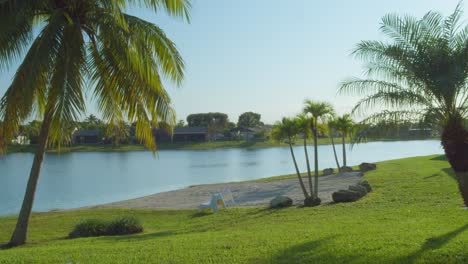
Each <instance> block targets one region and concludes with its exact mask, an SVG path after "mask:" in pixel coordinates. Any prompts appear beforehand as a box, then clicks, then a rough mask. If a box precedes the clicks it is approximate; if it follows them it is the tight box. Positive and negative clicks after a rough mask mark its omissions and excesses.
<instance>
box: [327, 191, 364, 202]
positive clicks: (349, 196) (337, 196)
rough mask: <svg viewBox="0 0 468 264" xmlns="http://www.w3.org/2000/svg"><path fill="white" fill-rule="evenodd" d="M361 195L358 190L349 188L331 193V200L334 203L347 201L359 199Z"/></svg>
mask: <svg viewBox="0 0 468 264" xmlns="http://www.w3.org/2000/svg"><path fill="white" fill-rule="evenodd" d="M360 197H361V196H360V195H359V193H358V192H355V191H350V190H339V191H337V192H334V193H333V194H332V198H333V201H334V202H335V203H349V202H355V201H357V200H359V198H360Z"/></svg>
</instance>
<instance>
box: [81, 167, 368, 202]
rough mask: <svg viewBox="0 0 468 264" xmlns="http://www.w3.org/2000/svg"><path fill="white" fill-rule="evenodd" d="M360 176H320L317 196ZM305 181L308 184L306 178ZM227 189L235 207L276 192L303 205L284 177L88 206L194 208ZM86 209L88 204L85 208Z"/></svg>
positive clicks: (296, 186)
mask: <svg viewBox="0 0 468 264" xmlns="http://www.w3.org/2000/svg"><path fill="white" fill-rule="evenodd" d="M361 177H362V173H361V172H349V173H340V174H334V175H328V176H320V177H319V197H320V198H321V199H322V203H327V202H331V201H332V198H331V194H332V193H333V192H335V191H337V190H340V189H347V188H348V186H349V185H352V184H356V183H357V182H359V180H360V179H361ZM303 179H304V184H305V185H306V186H308V179H307V178H303ZM224 188H228V189H230V190H231V192H232V193H233V196H234V199H235V202H236V205H235V206H237V207H245V206H267V205H268V204H269V202H270V200H271V199H273V198H274V197H276V196H277V195H286V196H289V197H290V198H291V199H293V201H294V204H302V202H303V200H304V196H303V194H302V191H301V189H300V186H299V183H298V179H297V178H293V179H285V180H276V181H270V182H239V183H218V184H203V185H196V186H190V187H188V188H184V189H180V190H175V191H169V192H162V193H157V194H153V195H148V196H144V197H140V198H136V199H130V200H125V201H119V202H114V203H109V204H103V205H98V206H92V207H90V208H154V209H189V208H192V209H193V208H197V207H198V205H199V204H200V203H203V202H207V201H209V199H210V197H211V195H212V194H214V193H217V192H220V191H221V190H223V189H224ZM88 208H89V207H88Z"/></svg>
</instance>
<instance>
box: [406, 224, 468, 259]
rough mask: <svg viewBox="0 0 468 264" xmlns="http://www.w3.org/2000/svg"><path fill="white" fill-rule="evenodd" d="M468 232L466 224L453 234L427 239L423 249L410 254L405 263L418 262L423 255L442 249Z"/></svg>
mask: <svg viewBox="0 0 468 264" xmlns="http://www.w3.org/2000/svg"><path fill="white" fill-rule="evenodd" d="M466 230H468V224H465V225H464V226H461V227H459V228H457V229H455V230H453V231H451V232H448V233H446V234H443V235H440V236H436V237H430V238H428V239H426V241H425V242H424V244H423V245H422V246H421V248H420V249H419V250H417V251H415V252H414V253H412V254H410V255H409V256H408V257H407V258H405V259H404V261H405V262H410V263H413V262H416V261H417V259H418V258H419V257H421V255H423V254H424V253H425V252H427V251H430V250H436V249H439V248H441V247H443V246H444V245H445V244H447V243H448V242H450V240H452V239H453V238H455V237H456V236H457V235H459V234H461V233H463V232H464V231H466Z"/></svg>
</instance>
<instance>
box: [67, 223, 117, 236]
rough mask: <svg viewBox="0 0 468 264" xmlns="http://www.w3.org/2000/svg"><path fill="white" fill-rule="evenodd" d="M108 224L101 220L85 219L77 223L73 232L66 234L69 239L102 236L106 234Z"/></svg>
mask: <svg viewBox="0 0 468 264" xmlns="http://www.w3.org/2000/svg"><path fill="white" fill-rule="evenodd" d="M107 226H108V224H107V223H106V222H105V221H102V220H96V219H87V220H83V221H81V222H80V223H78V224H77V225H76V226H75V228H74V229H73V231H71V232H70V234H68V237H69V238H78V237H93V236H103V235H105V234H106V232H107Z"/></svg>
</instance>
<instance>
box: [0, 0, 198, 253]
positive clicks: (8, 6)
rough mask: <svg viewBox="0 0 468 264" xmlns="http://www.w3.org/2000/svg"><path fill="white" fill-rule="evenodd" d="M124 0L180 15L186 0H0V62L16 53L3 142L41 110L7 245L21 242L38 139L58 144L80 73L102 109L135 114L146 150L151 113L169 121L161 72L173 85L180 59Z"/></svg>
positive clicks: (109, 114) (38, 157)
mask: <svg viewBox="0 0 468 264" xmlns="http://www.w3.org/2000/svg"><path fill="white" fill-rule="evenodd" d="M129 5H138V6H141V7H146V8H151V9H152V10H154V11H155V12H156V11H163V10H164V11H166V12H167V13H168V14H169V15H171V16H176V17H182V18H186V19H188V12H189V9H190V3H189V0H171V1H167V0H152V1H146V0H145V1H143V0H140V1H137V0H132V1H130V0H129V1H124V0H119V1H109V0H82V1H75V0H57V1H49V0H25V1H15V0H4V1H0V70H4V69H6V68H8V67H9V66H11V64H12V62H13V61H14V60H15V59H16V58H23V59H22V62H21V64H20V65H19V66H18V69H17V70H16V74H15V76H14V78H13V80H12V82H11V84H10V86H9V87H8V89H7V91H6V93H5V95H4V96H3V98H2V99H1V101H0V119H3V121H4V122H3V124H2V127H1V128H0V131H1V132H0V134H1V135H2V137H3V140H4V141H7V142H8V141H9V140H10V139H11V137H12V136H13V133H14V132H15V131H17V129H18V126H19V124H20V123H21V122H22V121H23V120H25V119H26V118H28V116H30V115H31V114H32V113H33V112H35V113H38V114H39V115H40V116H42V118H43V122H42V127H41V132H40V136H39V143H38V148H37V151H36V154H35V157H34V161H33V165H32V168H31V173H30V176H29V181H28V183H27V188H26V194H25V197H24V200H23V204H22V207H21V211H20V214H19V218H18V222H17V225H16V228H15V231H14V232H13V235H12V238H11V240H10V245H11V246H17V245H21V244H24V243H25V242H26V238H27V231H28V224H29V218H30V214H31V209H32V206H33V201H34V194H35V191H36V186H37V181H38V179H39V173H40V168H41V164H42V160H43V157H44V150H45V147H46V145H47V144H49V145H50V144H58V145H60V142H61V139H62V135H61V134H62V133H63V130H62V129H61V127H67V124H70V123H73V122H75V121H76V120H77V119H78V118H79V117H80V116H81V115H82V114H83V113H84V111H85V97H84V85H85V80H87V81H89V83H87V84H89V85H87V86H89V88H90V89H92V91H93V93H92V96H93V99H94V100H95V101H96V102H97V106H98V110H99V111H100V113H101V114H102V117H103V118H104V119H105V120H108V121H111V122H115V121H116V120H124V119H127V120H130V121H135V120H136V122H137V125H136V136H137V137H138V138H140V139H141V140H142V141H143V142H144V143H145V145H146V147H148V148H149V149H152V150H153V151H155V150H156V144H155V141H154V139H153V135H152V130H151V127H152V120H165V121H167V122H168V123H171V124H172V123H175V120H174V112H173V109H172V104H171V101H170V98H169V96H168V94H167V92H166V90H165V89H164V86H163V83H162V78H163V77H164V78H167V79H168V80H170V81H172V82H174V83H176V84H177V85H180V84H181V81H182V80H183V76H184V63H183V61H182V58H181V56H180V55H179V53H178V51H177V49H176V47H175V45H174V43H172V42H171V41H170V40H169V39H168V38H167V37H166V35H165V34H164V32H163V31H162V30H161V29H160V28H159V27H158V26H156V25H154V24H152V23H150V22H148V21H145V20H142V19H140V18H138V17H135V16H131V15H128V14H126V13H125V12H124V10H126V8H127V7H128V6H129ZM34 32H39V33H38V34H37V36H36V35H35V33H34ZM3 149H4V147H3Z"/></svg>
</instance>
